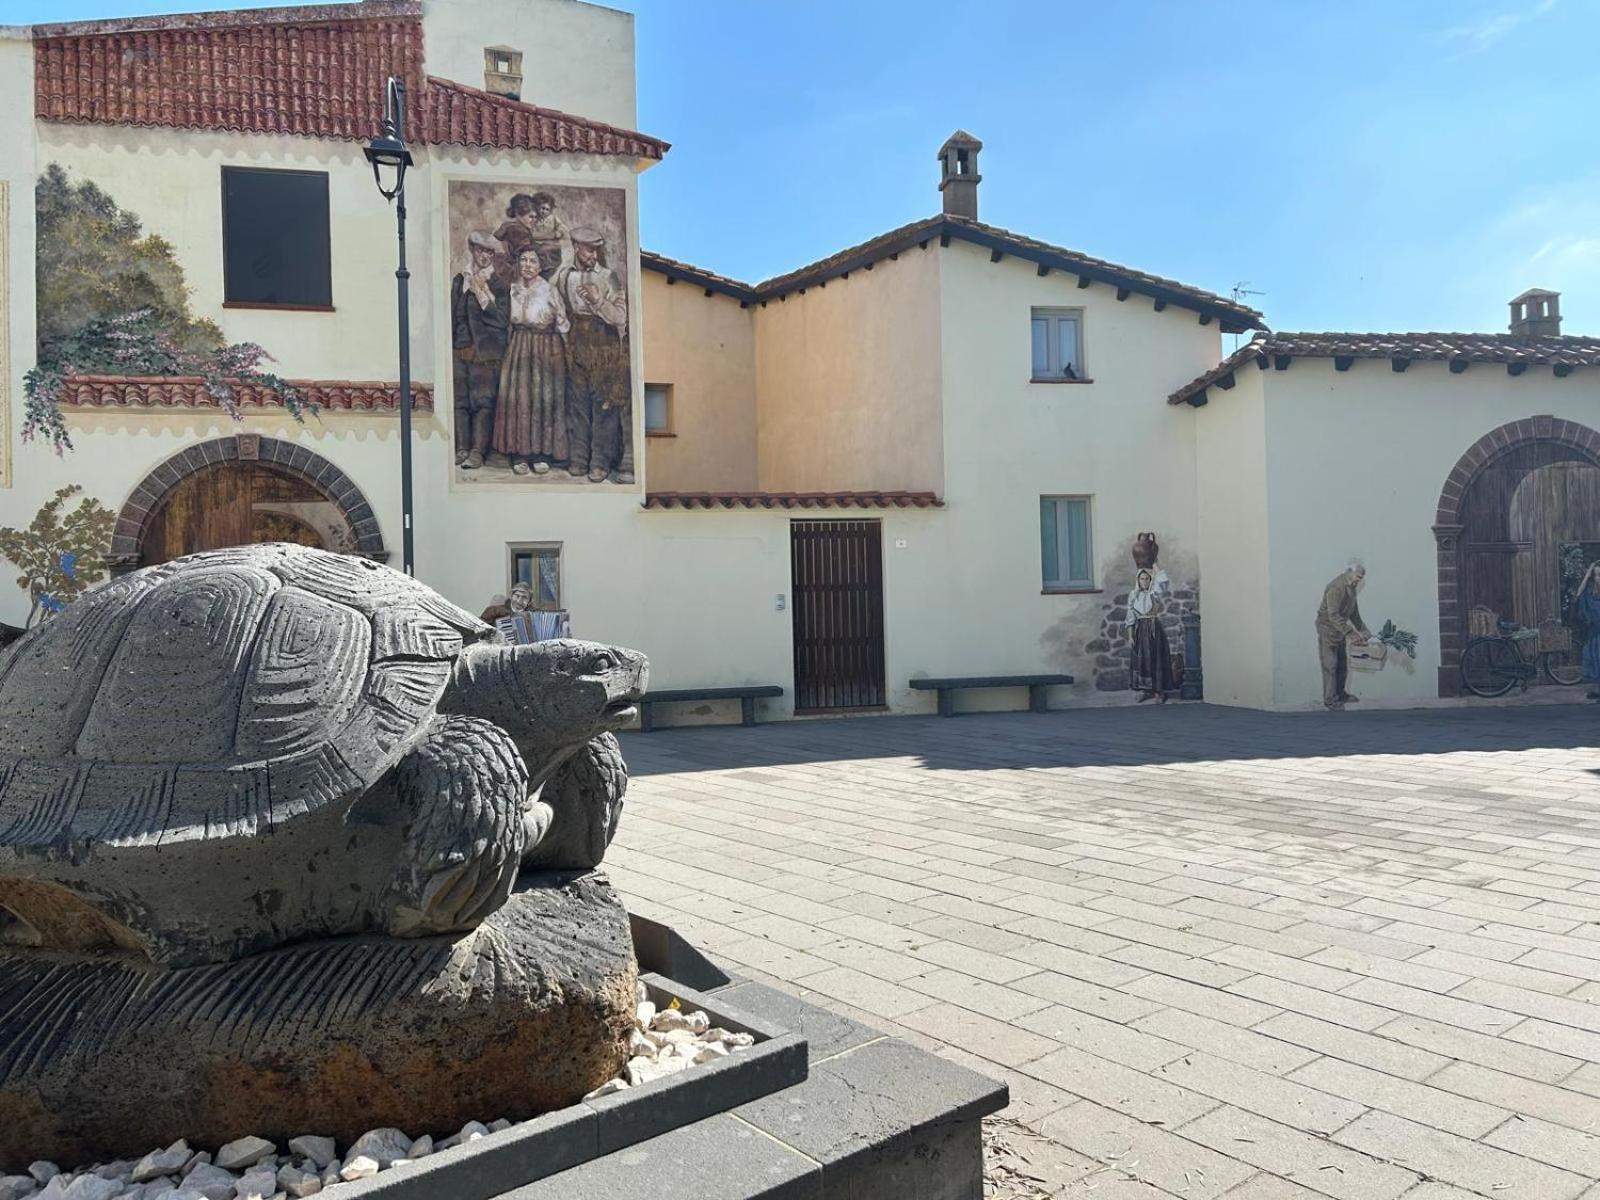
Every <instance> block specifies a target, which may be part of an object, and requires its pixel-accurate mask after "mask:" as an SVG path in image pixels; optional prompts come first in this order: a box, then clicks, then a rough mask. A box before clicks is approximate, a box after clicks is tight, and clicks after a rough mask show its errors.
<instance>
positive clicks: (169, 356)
mask: <svg viewBox="0 0 1600 1200" xmlns="http://www.w3.org/2000/svg"><path fill="white" fill-rule="evenodd" d="M34 204H35V209H36V215H37V221H38V244H37V268H36V273H35V278H36V280H37V288H38V322H39V340H38V358H37V362H36V363H35V365H34V366H33V368H32V369H31V370H29V371H28V372H27V373H26V374H25V375H24V376H23V421H22V437H23V440H24V441H27V440H31V439H32V438H34V437H36V436H37V437H40V438H41V439H42V440H44V441H47V442H49V443H50V444H51V446H52V447H53V448H54V449H55V451H56V452H57V453H58V454H59V453H60V452H61V451H63V450H68V449H71V447H72V439H71V438H70V436H69V435H68V433H67V427H66V422H65V420H64V419H63V417H62V413H61V395H62V389H63V387H64V385H65V383H66V380H67V377H68V376H69V375H73V374H110V375H193V376H199V377H200V378H202V379H204V380H205V381H206V386H207V388H208V390H209V391H210V392H211V394H212V395H213V396H215V397H216V398H217V399H218V400H219V401H220V402H221V403H222V405H223V407H224V408H226V409H227V411H228V412H229V413H230V414H231V415H232V416H233V417H234V418H235V419H237V418H238V416H239V411H238V408H237V406H236V405H235V404H234V402H233V388H232V386H231V381H235V380H244V381H247V382H250V383H254V384H258V385H260V386H262V387H264V388H266V389H267V390H268V391H270V392H273V393H275V394H276V395H278V396H280V397H281V398H282V399H283V401H284V403H285V405H286V406H287V408H288V409H289V411H290V412H291V413H293V414H294V415H295V416H296V417H297V418H298V417H300V416H302V414H303V413H304V411H305V408H306V406H305V405H304V404H302V402H301V400H300V397H299V395H298V394H297V393H296V392H295V390H294V389H293V388H291V387H289V385H288V384H287V383H285V382H284V381H283V380H282V379H280V378H279V377H278V376H277V375H274V374H270V373H268V372H265V371H262V370H261V364H262V362H263V361H266V360H269V359H270V358H271V355H269V354H268V353H267V352H266V351H265V350H263V349H262V348H261V347H260V346H257V345H254V344H251V343H248V342H245V343H239V344H236V345H227V344H225V343H224V341H223V337H222V331H221V330H220V329H219V328H217V326H216V324H215V323H214V322H212V321H208V320H204V319H202V318H198V317H196V316H195V315H194V313H193V311H192V310H191V309H190V307H189V288H188V285H187V284H186V283H185V282H184V277H183V267H182V265H181V264H180V263H179V262H178V260H177V257H176V256H175V255H174V254H173V250H172V246H171V244H170V243H168V242H167V241H166V240H165V239H163V238H160V237H157V236H156V235H154V234H149V233H145V232H144V229H143V227H142V226H141V225H140V223H139V218H138V217H137V216H135V215H134V214H133V213H130V212H128V211H126V210H124V209H122V208H119V207H118V206H117V204H116V202H115V201H114V200H112V198H111V197H110V196H109V195H108V194H107V193H106V192H105V191H103V190H102V189H101V188H100V187H98V186H97V185H96V184H94V183H93V182H91V181H88V180H85V181H82V182H79V183H73V182H72V180H70V179H69V178H68V177H67V173H66V172H65V171H64V170H63V169H62V168H61V166H60V165H59V164H57V163H51V164H50V165H49V166H48V167H47V168H46V169H45V172H44V174H43V175H41V176H39V182H38V184H37V185H36V187H35V188H34Z"/></svg>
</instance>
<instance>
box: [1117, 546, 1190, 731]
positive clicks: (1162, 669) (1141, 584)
mask: <svg viewBox="0 0 1600 1200" xmlns="http://www.w3.org/2000/svg"><path fill="white" fill-rule="evenodd" d="M1170 586H1171V585H1170V583H1169V582H1168V580H1167V573H1166V572H1165V571H1163V570H1161V569H1160V568H1159V567H1158V568H1157V569H1156V570H1154V571H1152V570H1151V569H1150V568H1149V567H1140V568H1139V573H1138V574H1137V575H1136V576H1134V587H1133V591H1131V592H1129V593H1128V615H1127V617H1126V618H1125V619H1124V622H1123V623H1124V624H1125V625H1126V626H1127V629H1128V638H1129V640H1130V641H1131V642H1132V643H1133V648H1132V656H1131V658H1130V661H1129V663H1128V674H1129V683H1130V686H1132V688H1133V690H1134V691H1136V692H1138V693H1140V695H1139V703H1140V704H1143V703H1144V702H1145V701H1146V700H1157V701H1159V702H1160V703H1162V704H1165V703H1166V702H1167V693H1168V692H1170V691H1172V690H1173V689H1175V688H1176V687H1177V686H1178V684H1177V681H1176V680H1175V679H1174V678H1173V674H1172V648H1171V646H1170V645H1169V644H1168V642H1167V631H1166V630H1165V629H1164V628H1163V627H1162V624H1161V608H1162V604H1161V596H1162V595H1163V594H1164V593H1166V592H1167V591H1168V590H1169V588H1170Z"/></svg>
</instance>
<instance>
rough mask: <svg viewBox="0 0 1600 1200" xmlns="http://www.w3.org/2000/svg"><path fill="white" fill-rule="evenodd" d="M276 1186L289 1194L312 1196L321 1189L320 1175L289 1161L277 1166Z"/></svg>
mask: <svg viewBox="0 0 1600 1200" xmlns="http://www.w3.org/2000/svg"><path fill="white" fill-rule="evenodd" d="M278 1187H279V1188H280V1189H281V1190H282V1191H284V1192H286V1193H287V1194H288V1195H290V1196H296V1197H300V1196H314V1195H316V1194H317V1193H318V1192H320V1191H321V1190H322V1176H320V1175H319V1174H317V1172H316V1171H314V1170H313V1171H307V1170H304V1169H302V1168H300V1167H297V1166H295V1165H293V1164H292V1163H291V1164H289V1165H288V1166H283V1167H279V1168H278Z"/></svg>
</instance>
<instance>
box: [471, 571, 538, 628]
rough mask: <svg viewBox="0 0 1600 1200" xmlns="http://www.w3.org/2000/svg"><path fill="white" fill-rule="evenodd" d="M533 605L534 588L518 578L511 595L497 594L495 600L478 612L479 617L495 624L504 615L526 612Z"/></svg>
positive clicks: (483, 620) (486, 622)
mask: <svg viewBox="0 0 1600 1200" xmlns="http://www.w3.org/2000/svg"><path fill="white" fill-rule="evenodd" d="M532 607H533V588H532V587H531V586H530V585H528V584H526V583H523V582H522V581H521V580H518V581H517V582H516V583H514V584H512V586H511V595H510V596H496V597H495V598H494V602H493V603H492V604H490V605H489V607H488V608H486V609H484V610H483V611H482V612H481V613H479V614H478V619H479V620H480V621H482V622H484V623H485V624H488V625H493V624H494V623H495V622H496V621H499V620H500V619H501V618H503V617H509V616H513V615H515V614H516V613H524V612H527V611H528V610H529V609H531V608H532Z"/></svg>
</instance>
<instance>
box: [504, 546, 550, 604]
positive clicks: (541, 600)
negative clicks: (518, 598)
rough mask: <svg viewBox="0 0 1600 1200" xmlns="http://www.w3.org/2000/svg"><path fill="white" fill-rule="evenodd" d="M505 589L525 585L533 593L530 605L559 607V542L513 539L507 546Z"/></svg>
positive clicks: (508, 591) (508, 590)
mask: <svg viewBox="0 0 1600 1200" xmlns="http://www.w3.org/2000/svg"><path fill="white" fill-rule="evenodd" d="M506 552H507V558H508V563H507V565H508V567H509V571H508V578H507V579H506V591H507V593H508V594H509V593H510V590H511V589H512V588H514V587H516V586H517V585H518V584H519V583H520V584H525V585H526V586H527V587H528V588H529V589H531V590H532V592H533V607H534V608H536V609H539V610H541V611H544V612H554V611H556V610H557V609H559V608H561V543H560V542H513V543H511V544H510V545H509V546H507V547H506Z"/></svg>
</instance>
